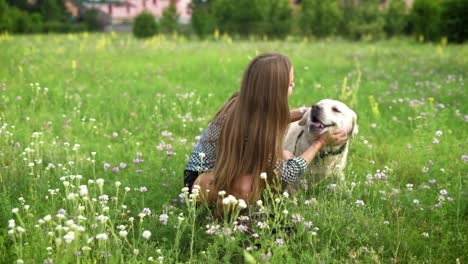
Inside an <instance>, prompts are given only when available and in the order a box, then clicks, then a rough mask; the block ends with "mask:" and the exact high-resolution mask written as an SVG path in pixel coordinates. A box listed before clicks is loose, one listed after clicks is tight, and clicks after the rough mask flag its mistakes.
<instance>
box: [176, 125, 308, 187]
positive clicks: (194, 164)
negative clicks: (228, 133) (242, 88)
mask: <svg viewBox="0 0 468 264" xmlns="http://www.w3.org/2000/svg"><path fill="white" fill-rule="evenodd" d="M221 119H222V118H218V119H216V120H215V121H212V122H211V123H210V124H209V125H208V127H207V128H206V129H205V131H204V132H203V135H202V136H201V138H200V141H198V143H197V145H196V146H195V148H194V150H193V151H192V154H191V156H190V158H189V160H188V162H187V165H186V167H185V169H186V170H191V171H197V172H204V171H209V170H212V169H213V168H214V165H215V159H216V144H217V141H218V138H219V135H220V134H221V127H222V120H221ZM281 168H282V171H281V185H282V186H283V187H285V186H287V185H289V184H290V183H293V182H295V181H296V180H297V179H298V178H299V177H301V176H302V175H303V174H304V172H305V170H306V168H307V162H306V161H305V160H304V159H303V158H301V157H294V158H292V159H288V160H284V161H283V164H282V166H281Z"/></svg>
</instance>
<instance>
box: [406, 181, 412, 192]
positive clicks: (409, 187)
mask: <svg viewBox="0 0 468 264" xmlns="http://www.w3.org/2000/svg"><path fill="white" fill-rule="evenodd" d="M406 188H407V189H408V191H412V190H413V184H412V183H408V184H406Z"/></svg>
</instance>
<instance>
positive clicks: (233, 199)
mask: <svg viewBox="0 0 468 264" xmlns="http://www.w3.org/2000/svg"><path fill="white" fill-rule="evenodd" d="M237 203H238V201H237V199H236V197H234V196H233V195H228V197H226V198H224V199H223V204H224V205H230V204H232V205H236V204H237Z"/></svg>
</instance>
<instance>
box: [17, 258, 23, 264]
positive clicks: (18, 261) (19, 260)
mask: <svg viewBox="0 0 468 264" xmlns="http://www.w3.org/2000/svg"><path fill="white" fill-rule="evenodd" d="M23 263H24V261H23V260H22V259H17V260H16V264H23Z"/></svg>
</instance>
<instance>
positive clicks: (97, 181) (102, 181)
mask: <svg viewBox="0 0 468 264" xmlns="http://www.w3.org/2000/svg"><path fill="white" fill-rule="evenodd" d="M96 183H97V184H98V185H99V186H103V185H104V179H102V178H99V179H97V180H96Z"/></svg>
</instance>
